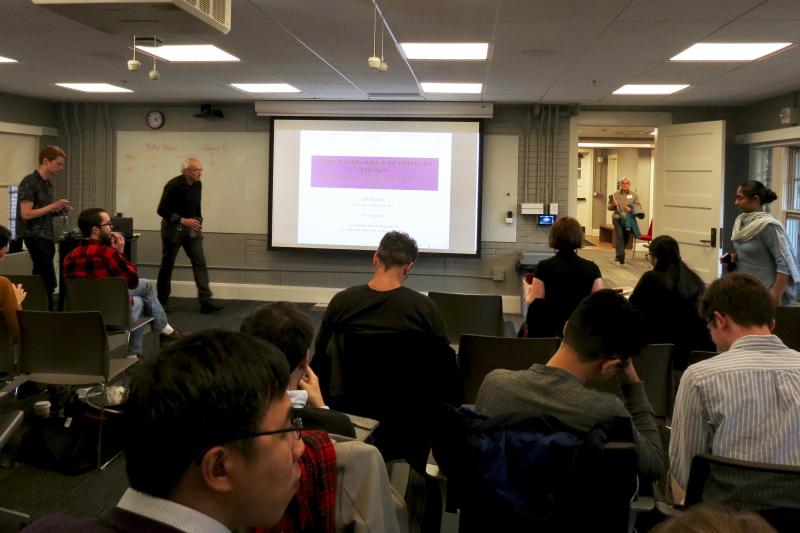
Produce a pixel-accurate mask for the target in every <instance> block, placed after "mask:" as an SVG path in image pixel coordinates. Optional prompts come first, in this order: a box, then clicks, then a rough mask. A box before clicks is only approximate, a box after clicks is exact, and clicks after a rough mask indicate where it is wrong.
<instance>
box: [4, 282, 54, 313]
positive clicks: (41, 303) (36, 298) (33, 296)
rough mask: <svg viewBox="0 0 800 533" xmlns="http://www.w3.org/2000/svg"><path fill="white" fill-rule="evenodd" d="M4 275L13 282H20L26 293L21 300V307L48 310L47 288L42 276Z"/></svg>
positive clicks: (30, 309)
mask: <svg viewBox="0 0 800 533" xmlns="http://www.w3.org/2000/svg"><path fill="white" fill-rule="evenodd" d="M6 277H7V278H8V279H9V280H10V281H11V283H13V284H15V285H16V284H22V288H23V289H25V292H27V293H28V295H27V296H25V300H23V302H22V308H23V309H24V310H26V311H49V310H50V308H49V303H48V298H47V289H46V288H45V286H44V280H43V279H42V276H35V275H26V274H8V275H6Z"/></svg>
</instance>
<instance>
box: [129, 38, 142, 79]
mask: <svg viewBox="0 0 800 533" xmlns="http://www.w3.org/2000/svg"><path fill="white" fill-rule="evenodd" d="M141 66H142V62H141V61H139V60H138V59H136V36H135V35H134V36H133V59H131V60H129V61H128V70H130V71H131V72H133V71H135V70H139V67H141Z"/></svg>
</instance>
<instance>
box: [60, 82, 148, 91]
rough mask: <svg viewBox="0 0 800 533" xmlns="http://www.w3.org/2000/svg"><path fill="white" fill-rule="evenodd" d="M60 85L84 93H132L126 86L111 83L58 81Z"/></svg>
mask: <svg viewBox="0 0 800 533" xmlns="http://www.w3.org/2000/svg"><path fill="white" fill-rule="evenodd" d="M56 85H58V86H59V87H64V88H65V89H72V90H73V91H81V92H84V93H132V92H133V91H131V90H130V89H126V88H125V87H117V86H116V85H111V84H110V83H56Z"/></svg>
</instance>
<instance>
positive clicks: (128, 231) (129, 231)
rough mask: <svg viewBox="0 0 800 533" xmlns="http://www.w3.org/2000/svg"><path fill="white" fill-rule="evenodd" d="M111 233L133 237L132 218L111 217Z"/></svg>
mask: <svg viewBox="0 0 800 533" xmlns="http://www.w3.org/2000/svg"><path fill="white" fill-rule="evenodd" d="M111 231H116V232H118V233H122V234H123V235H124V236H125V237H133V217H111Z"/></svg>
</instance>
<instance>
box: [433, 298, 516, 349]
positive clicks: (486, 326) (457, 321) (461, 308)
mask: <svg viewBox="0 0 800 533" xmlns="http://www.w3.org/2000/svg"><path fill="white" fill-rule="evenodd" d="M428 297H429V298H430V299H431V300H433V301H434V303H435V304H436V306H437V307H438V308H439V312H441V313H442V318H443V319H444V323H445V325H446V326H447V336H448V338H449V339H450V343H451V344H458V342H459V339H460V338H461V335H463V334H465V333H469V334H472V335H494V336H496V337H503V336H505V323H504V322H503V299H502V298H501V297H500V296H499V295H494V294H455V293H449V292H429V293H428Z"/></svg>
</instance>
